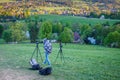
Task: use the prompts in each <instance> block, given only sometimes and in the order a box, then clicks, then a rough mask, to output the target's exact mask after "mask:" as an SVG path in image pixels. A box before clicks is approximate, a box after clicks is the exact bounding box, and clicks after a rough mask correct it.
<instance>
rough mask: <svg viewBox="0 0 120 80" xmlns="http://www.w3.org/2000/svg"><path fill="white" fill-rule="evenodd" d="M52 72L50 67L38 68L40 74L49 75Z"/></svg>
mask: <svg viewBox="0 0 120 80" xmlns="http://www.w3.org/2000/svg"><path fill="white" fill-rule="evenodd" d="M51 73H52V67H46V68H43V69H40V70H39V74H40V75H49V74H51Z"/></svg>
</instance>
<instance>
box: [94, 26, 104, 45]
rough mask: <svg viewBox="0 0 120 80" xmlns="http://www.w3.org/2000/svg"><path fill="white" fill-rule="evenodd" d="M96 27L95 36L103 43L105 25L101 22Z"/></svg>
mask: <svg viewBox="0 0 120 80" xmlns="http://www.w3.org/2000/svg"><path fill="white" fill-rule="evenodd" d="M93 29H94V37H95V38H96V39H97V40H99V41H100V44H102V41H103V36H104V35H103V34H102V33H103V26H102V25H101V24H97V25H95V26H94V27H93Z"/></svg>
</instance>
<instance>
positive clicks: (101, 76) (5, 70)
mask: <svg viewBox="0 0 120 80" xmlns="http://www.w3.org/2000/svg"><path fill="white" fill-rule="evenodd" d="M39 47H40V52H41V54H42V57H43V58H44V50H43V45H42V44H40V45H39ZM34 48H35V44H0V77H1V79H3V80H5V79H6V78H7V80H119V79H120V49H115V48H106V47H102V46H94V45H79V44H66V45H65V44H63V53H64V56H65V57H64V59H65V63H63V62H62V61H61V60H60V57H59V58H58V59H57V61H56V62H54V61H55V58H56V56H57V54H58V50H59V45H58V44H57V43H56V44H53V51H52V54H51V55H50V60H51V63H52V67H53V71H52V74H51V75H49V76H41V75H39V74H38V71H32V70H29V68H30V67H31V66H30V65H29V60H30V57H31V55H32V53H33V50H34ZM34 57H35V56H34ZM39 63H40V64H41V66H42V67H45V66H46V65H43V64H42V62H41V60H40V57H39ZM1 79H0V80H1Z"/></svg>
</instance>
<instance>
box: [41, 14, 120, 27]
mask: <svg viewBox="0 0 120 80" xmlns="http://www.w3.org/2000/svg"><path fill="white" fill-rule="evenodd" d="M39 19H42V20H48V21H52V22H55V21H60V22H62V23H70V24H76V23H78V24H81V25H86V24H87V25H89V24H91V25H96V24H103V23H106V22H108V23H109V24H110V25H113V24H114V23H116V22H120V20H113V19H99V18H86V17H79V16H64V15H39Z"/></svg>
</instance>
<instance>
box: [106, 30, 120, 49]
mask: <svg viewBox="0 0 120 80" xmlns="http://www.w3.org/2000/svg"><path fill="white" fill-rule="evenodd" d="M104 41H105V44H106V45H108V46H111V47H120V33H119V32H118V31H114V32H110V33H109V34H108V35H107V37H106V38H105V40H104Z"/></svg>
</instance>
